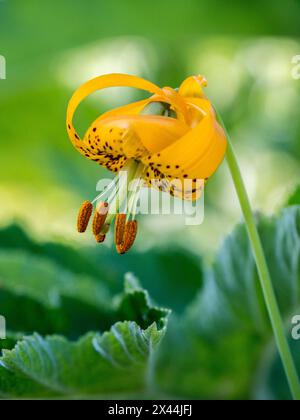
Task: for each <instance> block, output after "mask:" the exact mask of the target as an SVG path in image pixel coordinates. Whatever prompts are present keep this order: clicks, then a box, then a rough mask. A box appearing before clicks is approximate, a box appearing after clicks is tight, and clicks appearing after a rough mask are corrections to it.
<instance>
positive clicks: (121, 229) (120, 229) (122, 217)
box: [115, 213, 126, 247]
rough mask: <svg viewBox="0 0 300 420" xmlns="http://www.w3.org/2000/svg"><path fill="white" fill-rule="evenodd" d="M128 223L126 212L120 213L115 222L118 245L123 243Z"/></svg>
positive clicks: (116, 242)
mask: <svg viewBox="0 0 300 420" xmlns="http://www.w3.org/2000/svg"><path fill="white" fill-rule="evenodd" d="M125 225H126V214H124V213H119V214H117V216H116V222H115V244H116V246H117V247H118V246H119V245H121V244H122V242H123V238H124V233H125Z"/></svg>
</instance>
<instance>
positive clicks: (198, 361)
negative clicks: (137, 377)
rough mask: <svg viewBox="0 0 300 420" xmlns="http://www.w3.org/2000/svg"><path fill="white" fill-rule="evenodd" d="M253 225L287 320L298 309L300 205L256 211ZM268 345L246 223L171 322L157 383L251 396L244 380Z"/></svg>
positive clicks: (189, 392)
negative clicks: (270, 213)
mask: <svg viewBox="0 0 300 420" xmlns="http://www.w3.org/2000/svg"><path fill="white" fill-rule="evenodd" d="M257 223H258V227H259V231H260V234H261V237H262V242H263V246H264V249H265V252H266V256H267V260H268V265H269V268H270V272H271V278H272V282H273V284H274V288H275V291H276V295H277V298H278V301H279V305H280V310H281V313H282V315H283V317H284V318H286V322H287V325H289V326H290V319H291V314H297V313H299V308H300V269H299V267H300V206H298V207H297V206H294V207H289V208H287V209H284V210H283V211H282V213H281V214H280V215H279V216H277V217H272V218H267V217H264V216H262V215H259V216H258V217H257ZM289 333H290V331H287V334H289ZM270 343H273V334H272V330H271V326H270V322H269V319H268V315H267V312H266V308H265V304H264V301H263V298H262V292H261V288H260V284H259V281H258V275H257V271H256V268H255V264H254V260H253V257H252V253H251V249H250V246H249V241H248V238H247V234H246V231H245V227H244V226H243V225H239V226H237V227H236V228H235V229H234V231H233V232H232V234H230V235H229V236H228V237H227V238H226V239H225V241H224V243H223V245H222V247H221V249H220V251H219V252H218V253H217V256H216V258H215V261H214V263H213V264H212V267H211V268H210V269H208V270H207V272H206V275H205V286H204V289H203V290H202V291H200V293H199V295H198V297H197V298H196V300H195V302H194V303H193V304H192V305H191V306H190V307H189V308H188V310H187V312H186V316H185V318H184V319H183V320H182V321H181V322H180V323H179V322H178V320H175V321H174V320H173V322H171V323H170V326H169V331H168V334H167V337H166V340H165V341H164V345H163V346H162V352H161V355H160V361H159V367H160V370H159V377H160V385H161V386H162V387H163V389H164V391H165V392H169V393H171V394H174V395H183V396H185V397H191V398H192V397H197V390H201V392H202V394H201V397H203V398H222V399H223V398H225V399H228V398H250V397H251V395H252V390H251V389H250V386H249V384H251V383H253V382H254V379H256V375H257V367H258V368H259V369H260V367H261V366H262V364H263V360H264V355H265V352H266V351H267V350H266V349H267V348H268V347H269V346H270ZM273 346H274V343H273ZM187 355H188V357H187ZM297 360H298V358H297ZM298 366H299V367H300V364H299V365H298ZM277 376H278V375H277ZM277 376H276V377H277ZM278 378H280V381H281V382H280V383H281V388H282V389H284V390H285V391H283V390H281V391H280V393H279V392H278V393H277V395H284V396H285V397H286V396H287V395H290V394H289V390H288V387H287V382H286V379H285V376H284V375H283V374H282V375H281V376H280V375H279V376H278ZM273 380H274V381H275V379H274V376H273ZM269 383H270V381H269ZM282 383H283V385H282ZM266 386H267V385H266ZM274 392H275V391H274ZM198 395H199V394H198Z"/></svg>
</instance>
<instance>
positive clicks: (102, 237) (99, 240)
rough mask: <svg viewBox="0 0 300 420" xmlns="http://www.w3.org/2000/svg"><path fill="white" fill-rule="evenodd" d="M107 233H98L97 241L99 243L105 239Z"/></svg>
mask: <svg viewBox="0 0 300 420" xmlns="http://www.w3.org/2000/svg"><path fill="white" fill-rule="evenodd" d="M105 238H106V235H104V234H103V233H99V234H98V235H96V236H95V239H96V242H98V244H101V243H102V242H104V241H105Z"/></svg>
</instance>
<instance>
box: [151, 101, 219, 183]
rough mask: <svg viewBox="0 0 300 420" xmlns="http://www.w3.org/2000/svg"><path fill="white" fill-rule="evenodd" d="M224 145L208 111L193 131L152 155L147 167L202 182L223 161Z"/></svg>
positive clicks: (180, 177)
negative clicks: (150, 166) (149, 165)
mask: <svg viewBox="0 0 300 420" xmlns="http://www.w3.org/2000/svg"><path fill="white" fill-rule="evenodd" d="M226 144H227V142H226V137H225V134H224V131H223V129H222V128H221V127H220V125H219V124H218V123H217V121H216V119H215V115H214V111H213V110H212V109H211V110H210V111H209V112H208V113H207V114H206V115H205V116H204V117H203V119H202V120H201V121H200V122H199V123H198V124H197V125H196V126H195V128H193V129H191V130H189V131H188V132H187V133H186V134H185V135H183V136H182V137H181V138H180V139H178V140H177V141H175V142H173V143H172V144H171V145H169V146H168V147H166V148H165V149H163V150H161V151H160V152H159V153H156V154H153V155H152V156H151V159H150V160H149V164H151V165H152V166H153V167H154V168H157V169H158V170H159V171H160V172H162V173H163V174H165V175H168V176H171V177H178V178H179V179H187V178H190V179H194V178H197V179H205V178H208V177H210V176H211V175H212V174H213V172H214V171H215V170H216V169H217V167H218V165H219V164H220V163H221V161H222V160H223V158H224V155H225V151H226Z"/></svg>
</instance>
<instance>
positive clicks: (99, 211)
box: [93, 201, 108, 236]
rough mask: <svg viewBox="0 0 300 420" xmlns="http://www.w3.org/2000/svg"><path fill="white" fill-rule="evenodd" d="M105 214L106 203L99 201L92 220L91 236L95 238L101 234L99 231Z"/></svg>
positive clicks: (106, 210) (106, 209) (106, 211)
mask: <svg viewBox="0 0 300 420" xmlns="http://www.w3.org/2000/svg"><path fill="white" fill-rule="evenodd" d="M107 213H108V204H107V203H106V202H103V201H101V202H100V203H99V204H98V205H97V207H96V212H95V215H94V218H93V234H94V235H95V236H97V235H99V233H100V232H101V229H102V227H103V225H104V223H105V220H106V217H107Z"/></svg>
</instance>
